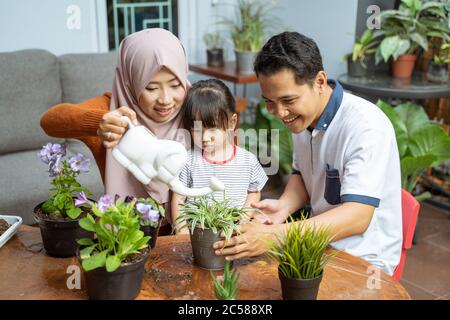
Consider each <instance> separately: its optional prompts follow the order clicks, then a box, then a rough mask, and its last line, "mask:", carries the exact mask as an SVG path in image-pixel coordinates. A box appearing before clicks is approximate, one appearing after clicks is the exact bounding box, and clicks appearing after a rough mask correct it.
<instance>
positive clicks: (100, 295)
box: [78, 248, 150, 300]
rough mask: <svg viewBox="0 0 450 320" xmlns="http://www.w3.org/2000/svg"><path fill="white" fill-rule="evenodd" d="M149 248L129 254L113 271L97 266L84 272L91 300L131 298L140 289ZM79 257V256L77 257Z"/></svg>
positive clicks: (134, 296) (137, 293)
mask: <svg viewBox="0 0 450 320" xmlns="http://www.w3.org/2000/svg"><path fill="white" fill-rule="evenodd" d="M149 255H150V248H146V249H144V250H142V251H141V252H140V253H138V254H131V255H129V256H128V257H127V258H126V259H125V261H123V262H122V264H121V266H120V267H119V268H118V269H117V270H116V271H114V272H108V271H106V269H105V268H97V269H94V270H91V271H88V272H84V279H85V284H86V289H87V294H88V296H89V299H91V300H132V299H134V298H136V297H137V296H138V295H139V292H140V291H141V285H142V279H143V277H144V271H145V262H146V261H147V259H148V257H149ZM78 259H79V258H78Z"/></svg>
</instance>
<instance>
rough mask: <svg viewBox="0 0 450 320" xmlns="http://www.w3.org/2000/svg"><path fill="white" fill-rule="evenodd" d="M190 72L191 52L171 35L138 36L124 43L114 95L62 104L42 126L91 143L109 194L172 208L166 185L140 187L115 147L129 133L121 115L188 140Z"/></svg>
mask: <svg viewBox="0 0 450 320" xmlns="http://www.w3.org/2000/svg"><path fill="white" fill-rule="evenodd" d="M187 73H188V63H187V58H186V52H185V50H184V48H183V45H182V44H181V42H180V41H179V40H178V38H177V37H175V36H174V35H173V34H172V33H170V32H169V31H167V30H164V29H145V30H142V31H139V32H136V33H133V34H131V35H129V36H127V37H126V38H125V39H124V40H123V41H122V43H121V45H120V49H119V59H118V63H117V67H116V74H115V78H114V83H113V90H112V95H111V94H108V93H106V94H105V95H103V96H101V97H96V98H93V99H90V100H88V101H86V102H83V103H81V104H79V105H72V104H61V105H57V106H55V107H53V108H51V109H50V110H49V111H47V112H46V113H45V114H44V115H43V117H42V119H41V127H42V128H43V129H44V131H45V132H46V133H47V134H48V135H50V136H55V137H62V138H78V139H80V140H82V141H83V142H85V143H86V144H87V145H88V147H89V148H90V149H91V151H92V153H93V155H94V157H95V159H96V161H97V164H98V166H99V169H100V172H101V174H102V178H103V181H104V184H105V193H107V194H112V195H114V194H119V195H120V196H122V197H125V196H126V195H134V196H137V197H146V196H149V195H150V196H152V197H153V198H155V199H156V200H158V201H159V202H160V203H162V204H164V205H165V207H166V209H169V208H168V205H169V203H170V199H169V198H170V197H169V189H168V188H167V186H166V185H164V184H162V183H160V182H158V181H156V180H153V181H151V182H150V184H149V185H147V186H144V185H142V184H141V183H139V182H138V181H137V180H136V179H135V178H134V176H133V175H132V174H131V173H129V172H128V171H127V170H126V169H125V168H123V167H122V166H121V165H119V164H118V163H117V162H116V161H115V160H114V158H113V157H112V155H111V148H113V147H114V146H116V145H117V144H118V142H119V140H120V139H121V137H122V136H123V134H124V133H125V131H126V127H127V122H126V121H124V120H123V119H121V116H128V117H129V118H130V119H131V120H132V121H133V122H135V123H140V124H142V125H144V126H146V127H147V128H148V129H150V130H151V131H152V132H153V133H154V134H155V135H156V136H157V137H158V138H164V139H172V140H178V141H180V142H183V141H184V140H183V138H184V137H183V136H182V135H177V129H178V128H179V125H180V108H181V106H182V104H183V100H184V98H185V96H186V92H187V90H188V89H189V82H188V80H187ZM105 148H106V150H105ZM105 151H106V152H105ZM166 216H167V217H170V214H168V215H166ZM169 222H170V221H169Z"/></svg>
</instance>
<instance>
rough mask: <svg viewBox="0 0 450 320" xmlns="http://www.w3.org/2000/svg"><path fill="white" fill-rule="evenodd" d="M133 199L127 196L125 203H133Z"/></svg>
mask: <svg viewBox="0 0 450 320" xmlns="http://www.w3.org/2000/svg"><path fill="white" fill-rule="evenodd" d="M133 199H134V196H132V195H128V196H126V197H125V203H130V202H131V201H133Z"/></svg>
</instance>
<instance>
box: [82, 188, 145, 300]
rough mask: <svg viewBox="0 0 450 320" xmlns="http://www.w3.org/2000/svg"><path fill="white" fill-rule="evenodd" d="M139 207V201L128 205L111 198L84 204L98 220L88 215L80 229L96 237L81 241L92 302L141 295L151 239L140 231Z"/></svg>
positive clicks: (84, 267) (104, 197) (83, 263)
mask: <svg viewBox="0 0 450 320" xmlns="http://www.w3.org/2000/svg"><path fill="white" fill-rule="evenodd" d="M135 204H136V199H133V200H131V201H129V202H124V201H121V200H119V199H116V200H115V199H113V198H112V197H111V196H110V195H104V196H103V197H101V198H100V199H99V201H98V203H93V202H90V201H88V200H85V202H84V203H83V205H87V206H89V207H91V210H92V213H93V214H94V216H92V215H91V214H87V215H86V217H84V218H83V219H81V220H80V222H79V223H80V226H81V227H82V228H83V229H85V230H87V231H90V232H93V233H94V234H95V235H96V237H95V239H89V238H86V239H80V240H79V241H78V243H79V244H80V246H82V249H81V250H80V251H79V259H80V260H81V265H82V267H83V270H84V273H85V281H86V287H87V292H88V295H89V298H90V299H133V298H135V297H136V296H137V295H138V294H139V291H140V288H141V283H142V278H143V275H144V265H145V262H146V261H147V258H148V256H149V254H150V248H149V246H148V241H149V239H150V238H149V237H148V236H145V235H144V232H143V231H141V230H140V227H141V226H140V219H141V216H140V214H139V213H138V212H137V211H136V210H135ZM94 217H95V218H94Z"/></svg>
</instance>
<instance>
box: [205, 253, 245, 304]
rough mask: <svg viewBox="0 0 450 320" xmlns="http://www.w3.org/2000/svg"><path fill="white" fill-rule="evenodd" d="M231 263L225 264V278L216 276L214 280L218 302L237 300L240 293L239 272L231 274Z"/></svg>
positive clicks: (234, 271)
mask: <svg viewBox="0 0 450 320" xmlns="http://www.w3.org/2000/svg"><path fill="white" fill-rule="evenodd" d="M230 269H231V262H230V261H226V262H225V269H224V271H223V276H217V277H216V276H214V275H213V274H212V273H211V276H212V278H213V286H214V293H215V295H216V299H217V300H236V299H237V296H238V293H239V287H238V282H239V274H238V273H237V270H236V269H235V270H233V272H231V270H230Z"/></svg>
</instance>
